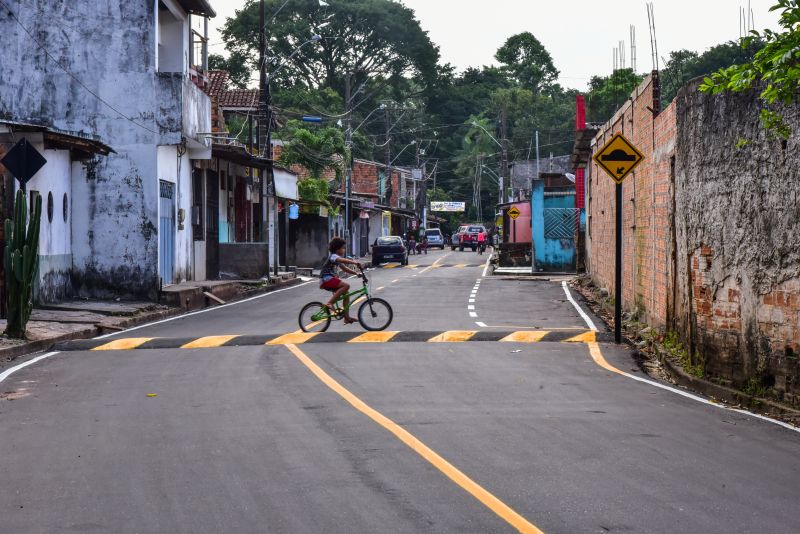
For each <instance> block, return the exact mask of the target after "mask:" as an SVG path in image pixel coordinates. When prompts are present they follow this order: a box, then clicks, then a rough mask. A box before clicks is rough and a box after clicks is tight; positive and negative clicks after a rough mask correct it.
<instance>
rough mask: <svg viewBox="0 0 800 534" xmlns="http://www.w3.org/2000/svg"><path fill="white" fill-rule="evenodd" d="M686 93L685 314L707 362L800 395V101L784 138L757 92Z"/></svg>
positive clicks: (682, 130)
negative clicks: (767, 122)
mask: <svg viewBox="0 0 800 534" xmlns="http://www.w3.org/2000/svg"><path fill="white" fill-rule="evenodd" d="M699 83H700V82H699V80H698V81H695V82H694V83H690V84H689V85H688V86H686V87H684V88H683V89H682V90H681V91H680V92H679V94H678V96H677V98H676V102H675V103H676V106H677V119H678V137H677V145H676V161H675V228H676V266H677V277H676V284H675V293H676V297H677V303H676V304H677V309H676V323H677V327H678V328H679V329H680V331H681V333H682V334H683V335H684V337H685V339H686V340H687V342H688V343H689V344H690V345H691V348H692V349H693V350H694V351H695V352H696V353H697V355H698V357H699V358H700V359H701V360H702V361H703V363H704V366H705V369H706V372H707V373H708V374H709V375H711V376H716V377H721V378H723V379H725V380H729V381H731V382H732V383H734V384H737V385H739V386H742V385H751V386H754V387H758V388H762V387H763V388H772V389H773V391H774V392H775V393H777V394H778V395H782V396H784V398H785V399H786V400H788V401H790V402H794V403H800V384H799V383H798V382H797V381H798V378H800V365H799V364H798V352H800V247H798V239H799V238H800V204H799V203H798V195H799V194H800V172H799V171H798V168H800V141H798V136H797V132H798V131H800V111H798V107H797V106H793V107H791V108H789V109H786V110H785V111H786V117H787V121H788V122H789V124H790V125H791V126H792V127H793V128H794V132H795V133H794V135H793V136H792V137H791V138H790V139H788V140H780V139H776V138H774V137H773V136H771V135H770V134H768V133H767V132H765V131H764V130H763V129H762V128H761V125H760V122H759V118H758V113H759V109H760V103H759V101H758V91H756V90H754V91H751V92H748V93H743V94H724V95H718V96H714V97H711V96H708V95H704V94H701V93H699V92H698V89H697V88H698V85H699Z"/></svg>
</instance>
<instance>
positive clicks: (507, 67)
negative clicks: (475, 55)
mask: <svg viewBox="0 0 800 534" xmlns="http://www.w3.org/2000/svg"><path fill="white" fill-rule="evenodd" d="M494 57H495V59H497V61H499V62H500V63H501V64H502V65H503V66H502V67H501V69H502V71H503V72H505V73H506V74H507V75H508V76H509V77H510V78H511V79H513V80H514V81H515V82H516V83H517V84H519V86H520V87H522V88H524V89H528V90H530V91H533V92H534V93H540V92H542V91H544V90H545V89H548V88H550V87H552V85H553V84H554V83H555V82H556V80H557V79H558V69H556V67H555V65H553V58H552V57H551V56H550V52H548V51H547V49H546V48H545V47H544V45H542V43H541V42H539V40H538V39H537V38H536V37H535V36H534V35H533V34H532V33H530V32H523V33H519V34H517V35H512V36H511V37H509V38H508V40H507V41H506V42H505V44H504V45H503V46H501V47H500V49H499V50H498V51H497V53H496V54H495V56H494Z"/></svg>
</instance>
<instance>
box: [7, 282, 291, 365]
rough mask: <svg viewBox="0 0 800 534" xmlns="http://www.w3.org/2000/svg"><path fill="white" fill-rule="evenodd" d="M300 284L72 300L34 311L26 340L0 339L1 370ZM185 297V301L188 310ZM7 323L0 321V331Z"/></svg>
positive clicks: (191, 286) (214, 285) (217, 286)
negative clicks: (64, 347) (57, 347)
mask: <svg viewBox="0 0 800 534" xmlns="http://www.w3.org/2000/svg"><path fill="white" fill-rule="evenodd" d="M299 283H302V280H301V279H300V278H297V277H295V275H294V273H285V274H282V276H279V277H278V278H276V279H273V280H222V281H218V280H214V281H203V282H188V283H185V284H175V285H172V286H167V287H165V288H164V291H162V299H161V303H154V302H135V301H116V300H82V299H76V300H70V301H65V302H60V303H56V304H46V305H43V306H40V307H37V308H35V309H34V310H33V313H32V314H31V318H30V321H29V322H28V328H27V332H26V334H27V338H28V339H27V340H18V339H10V338H8V337H6V336H0V368H1V367H2V366H3V364H5V363H7V362H10V361H12V360H14V359H16V358H18V357H19V356H22V355H25V354H29V353H32V352H38V351H43V350H47V349H49V348H50V347H52V346H53V345H54V344H56V343H60V342H63V341H70V340H75V339H88V338H92V337H96V336H99V335H103V334H110V333H114V332H119V331H121V330H124V329H126V328H131V327H134V326H138V325H142V324H146V323H150V322H153V321H158V320H160V319H165V318H168V317H174V316H177V315H181V314H183V313H187V312H189V311H193V310H198V309H203V308H207V307H213V306H218V305H221V304H223V303H228V302H235V301H237V300H242V299H245V298H249V297H252V296H255V295H259V294H263V293H269V292H271V291H275V290H277V289H282V288H286V287H291V286H293V285H296V284H299ZM186 297H189V303H188V304H189V305H188V306H187V301H186V300H185V298H186ZM5 328H6V320H5V319H0V332H1V331H4V330H5Z"/></svg>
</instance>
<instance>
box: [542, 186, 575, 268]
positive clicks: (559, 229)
mask: <svg viewBox="0 0 800 534" xmlns="http://www.w3.org/2000/svg"><path fill="white" fill-rule="evenodd" d="M531 213H532V217H531V227H532V228H531V230H532V234H533V248H534V271H535V272H563V273H573V272H575V269H576V259H577V255H576V246H575V238H576V236H577V229H578V224H579V220H580V219H579V217H580V211H579V210H577V209H576V208H575V181H574V179H571V178H569V177H568V176H567V175H566V174H563V173H541V174H540V175H539V179H538V180H534V182H533V191H532V194H531Z"/></svg>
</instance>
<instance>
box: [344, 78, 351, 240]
mask: <svg viewBox="0 0 800 534" xmlns="http://www.w3.org/2000/svg"><path fill="white" fill-rule="evenodd" d="M351 83H352V75H351V74H350V73H348V74H347V76H346V77H345V80H344V101H345V110H346V115H345V119H344V120H345V136H346V137H345V146H346V147H347V151H348V154H347V166H346V168H345V178H344V182H345V183H344V221H345V222H344V225H345V226H344V241H345V247H346V248H345V255H347V253H348V252H352V251H351V250H350V187H351V181H352V175H353V158H352V152H353V113H352V107H351V104H352V102H351V98H350V85H351Z"/></svg>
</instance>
